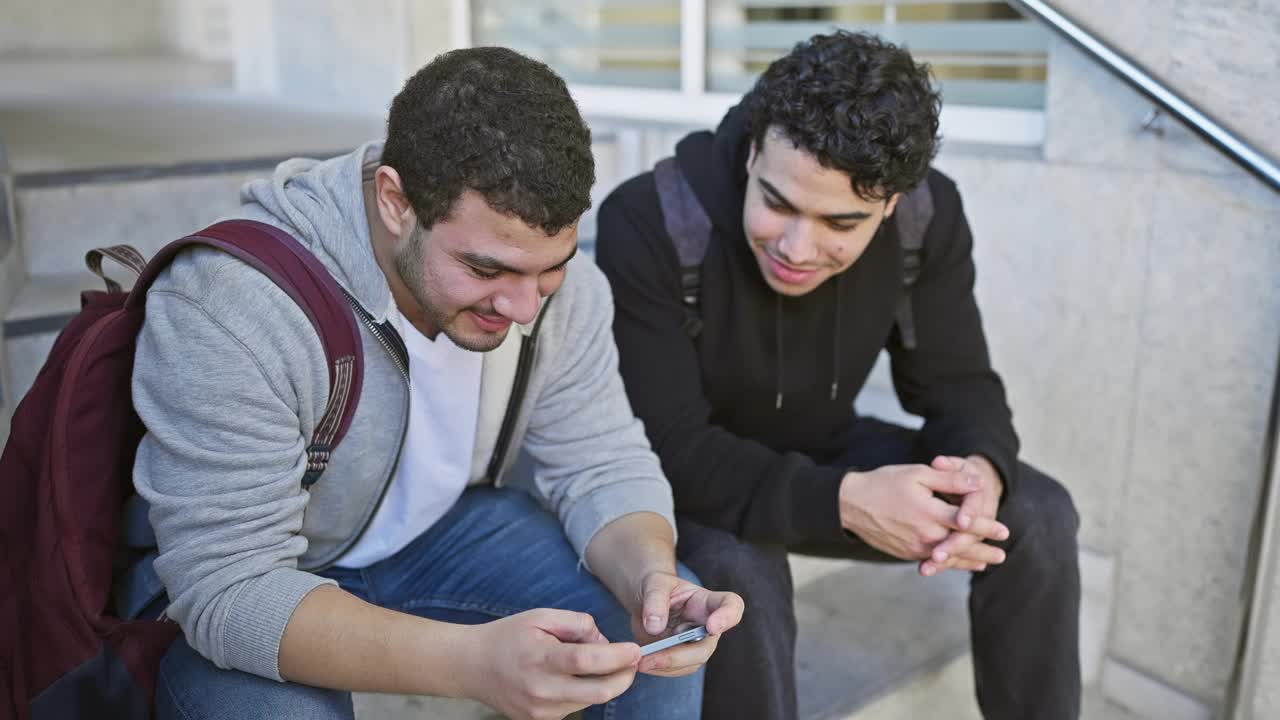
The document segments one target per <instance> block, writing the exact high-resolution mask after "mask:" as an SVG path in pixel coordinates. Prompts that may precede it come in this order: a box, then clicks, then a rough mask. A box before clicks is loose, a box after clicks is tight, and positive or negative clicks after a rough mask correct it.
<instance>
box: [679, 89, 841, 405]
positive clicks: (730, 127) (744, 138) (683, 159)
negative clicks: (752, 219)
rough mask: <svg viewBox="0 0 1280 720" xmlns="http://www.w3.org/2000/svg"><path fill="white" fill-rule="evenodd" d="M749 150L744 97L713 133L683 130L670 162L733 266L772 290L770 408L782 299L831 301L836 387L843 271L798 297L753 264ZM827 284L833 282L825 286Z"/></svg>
mask: <svg viewBox="0 0 1280 720" xmlns="http://www.w3.org/2000/svg"><path fill="white" fill-rule="evenodd" d="M750 154H751V134H750V131H749V128H748V127H747V110H746V104H745V103H739V104H737V105H735V106H733V107H732V108H731V109H730V110H729V112H728V113H726V114H725V116H724V119H723V120H721V121H720V125H719V126H718V127H717V128H716V130H715V132H714V133H711V132H706V131H704V132H697V133H693V134H691V135H688V136H686V137H685V138H684V139H683V140H681V141H680V142H679V144H677V145H676V162H678V163H679V165H680V171H681V172H682V173H684V176H685V178H686V179H687V180H688V181H689V186H690V187H691V188H692V189H693V192H694V194H695V195H697V196H698V202H699V204H701V205H702V207H703V209H704V210H705V211H706V212H707V216H708V217H710V218H711V224H712V225H713V226H714V227H715V229H716V231H717V232H718V233H719V235H720V237H722V238H724V239H725V240H726V241H727V242H728V245H729V248H728V251H729V254H730V255H734V256H736V260H737V262H736V265H737V267H738V268H739V269H740V270H741V271H742V272H743V273H745V274H747V275H750V276H752V277H753V278H754V282H751V283H748V286H755V287H756V288H757V289H758V290H760V289H763V292H764V293H766V294H767V295H771V296H772V302H773V313H772V315H773V324H774V327H773V342H774V350H773V352H774V396H775V399H774V409H775V410H781V409H782V406H783V403H784V402H785V400H786V388H785V387H784V386H785V382H786V380H785V378H786V373H787V368H786V355H787V353H786V347H785V344H786V338H785V332H784V323H783V313H784V305H795V306H809V307H812V306H813V305H815V304H822V305H834V312H833V313H832V315H833V318H834V319H833V323H832V326H831V333H830V336H831V341H830V347H829V349H828V352H829V354H830V356H831V380H830V397H831V399H832V400H835V399H836V397H837V396H838V395H839V393H840V375H841V371H842V366H841V347H842V345H841V311H842V307H841V306H842V305H843V303H844V299H843V295H844V293H843V285H844V277H845V275H846V274H848V271H846V272H843V273H840V274H839V275H837V276H835V278H834V282H830V281H829V282H827V283H824V284H823V285H821V286H819V287H818V288H817V289H815V290H814V291H813V292H812V293H810V294H809V296H807V297H804V298H798V299H797V298H785V297H783V296H782V295H781V294H779V293H777V292H775V291H774V290H773V289H772V288H770V287H769V286H768V283H766V282H765V280H764V278H763V277H761V276H760V271H759V268H758V266H757V265H756V260H755V256H754V254H753V253H751V251H750V250H749V249H748V247H747V241H746V234H745V231H744V228H743V225H742V212H743V203H744V199H745V197H746V190H747V177H748V176H747V158H748V157H749V156H750ZM828 286H834V288H832V287H828Z"/></svg>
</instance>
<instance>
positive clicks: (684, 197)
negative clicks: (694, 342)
mask: <svg viewBox="0 0 1280 720" xmlns="http://www.w3.org/2000/svg"><path fill="white" fill-rule="evenodd" d="M653 182H654V184H655V185H657V187H658V203H659V205H660V206H661V207H662V222H663V224H664V225H665V226H666V228H667V234H668V235H670V236H671V243H672V244H673V245H674V246H675V249H676V257H677V258H679V260H680V299H681V301H682V302H684V306H685V321H684V331H685V333H686V334H687V335H688V336H689V337H691V338H696V337H697V336H698V334H699V333H701V332H702V313H701V311H700V309H699V302H700V299H701V292H702V259H703V258H705V257H706V255H707V246H708V245H710V244H711V218H710V217H709V216H708V215H707V211H706V210H704V209H703V208H702V204H701V203H699V202H698V196H697V195H695V194H694V193H693V188H692V187H690V186H689V181H688V180H686V179H685V177H684V173H682V172H680V166H679V164H677V163H676V159H675V158H674V157H668V158H663V159H662V160H659V161H658V164H657V165H655V166H654V168H653Z"/></svg>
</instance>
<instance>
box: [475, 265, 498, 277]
mask: <svg viewBox="0 0 1280 720" xmlns="http://www.w3.org/2000/svg"><path fill="white" fill-rule="evenodd" d="M467 267H468V268H469V269H470V270H471V274H472V275H475V276H476V277H478V278H480V279H481V280H493V279H494V278H496V277H498V276H499V275H501V274H502V271H501V270H481V269H480V268H478V267H475V266H474V265H468V266H467Z"/></svg>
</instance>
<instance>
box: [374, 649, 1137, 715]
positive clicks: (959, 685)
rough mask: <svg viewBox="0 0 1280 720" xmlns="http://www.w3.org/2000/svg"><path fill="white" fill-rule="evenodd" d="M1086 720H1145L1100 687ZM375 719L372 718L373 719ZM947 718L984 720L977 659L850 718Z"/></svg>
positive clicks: (1092, 693)
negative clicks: (977, 685)
mask: <svg viewBox="0 0 1280 720" xmlns="http://www.w3.org/2000/svg"><path fill="white" fill-rule="evenodd" d="M1083 705H1084V706H1083V708H1082V709H1081V714H1080V717H1081V718H1082V720H1142V716H1141V715H1138V714H1135V713H1134V712H1132V711H1130V710H1128V709H1126V708H1124V707H1123V706H1121V705H1119V704H1117V703H1115V702H1113V701H1110V700H1108V699H1107V698H1105V697H1104V696H1103V694H1102V692H1101V691H1100V690H1099V689H1097V688H1096V687H1086V688H1085V693H1084V703H1083ZM371 717H372V716H371ZM910 718H947V720H982V712H981V710H979V708H978V703H977V700H976V699H975V698H974V694H973V658H972V656H970V655H969V654H967V653H966V654H964V655H962V656H961V657H958V658H956V659H955V660H952V661H951V662H949V663H947V664H946V665H945V666H944V667H942V668H939V669H937V670H934V671H932V672H927V673H921V674H920V675H919V676H917V677H915V678H914V679H912V680H911V681H910V682H908V683H907V684H905V685H903V686H902V687H899V688H898V689H897V690H895V691H894V692H892V693H889V694H887V695H885V696H884V697H882V698H880V699H878V700H876V701H875V702H873V703H871V704H869V705H867V706H865V707H864V708H862V709H861V710H859V711H858V712H855V713H854V714H852V715H850V716H848V718H847V720H908V719H910Z"/></svg>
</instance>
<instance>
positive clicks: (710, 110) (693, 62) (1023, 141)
mask: <svg viewBox="0 0 1280 720" xmlns="http://www.w3.org/2000/svg"><path fill="white" fill-rule="evenodd" d="M471 2H472V0H450V5H451V10H452V12H451V16H452V18H451V19H452V24H451V36H452V40H453V44H454V46H455V47H471V45H472V25H471ZM706 70H707V0H680V89H679V90H657V89H652V90H648V89H643V88H632V87H622V86H613V85H585V84H579V83H570V84H569V92H570V94H572V95H573V98H574V100H575V101H577V103H578V107H579V108H580V109H581V111H582V114H583V115H585V116H587V117H592V118H607V119H610V120H616V121H619V122H652V123H662V124H666V125H684V126H703V127H715V126H716V125H717V124H718V123H719V122H720V119H721V118H722V117H724V114H725V113H726V112H727V111H728V110H729V108H731V107H733V105H734V104H735V103H737V102H738V100H739V99H740V98H741V96H740V95H738V94H735V93H719V92H708V91H707V89H706V83H707V73H706ZM939 123H940V125H941V129H940V131H941V133H942V136H943V138H944V139H945V140H946V141H949V142H959V143H975V144H983V145H1004V146H1013V147H1026V148H1036V147H1040V146H1043V145H1044V141H1045V112H1044V110H1025V109H1017V108H994V107H983V106H976V105H950V104H944V105H943V107H942V115H941V117H940V118H939Z"/></svg>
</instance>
